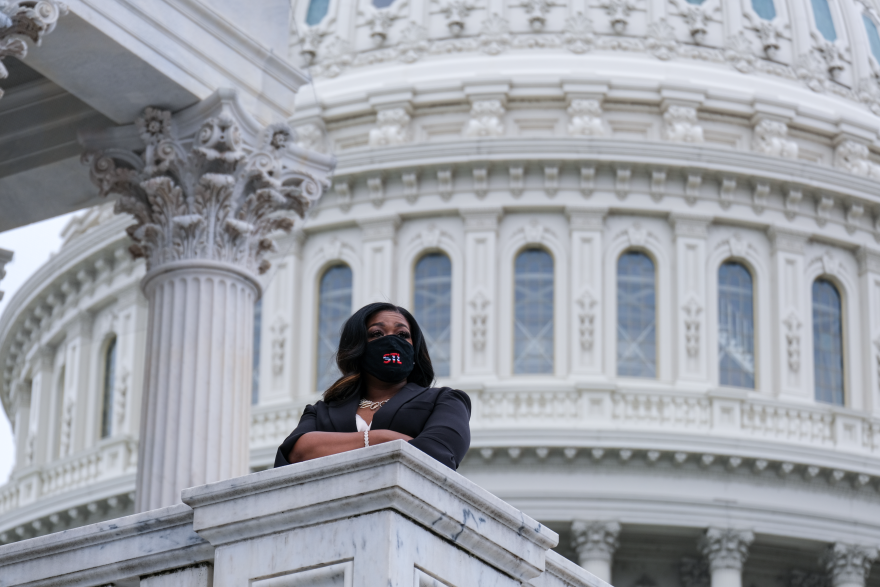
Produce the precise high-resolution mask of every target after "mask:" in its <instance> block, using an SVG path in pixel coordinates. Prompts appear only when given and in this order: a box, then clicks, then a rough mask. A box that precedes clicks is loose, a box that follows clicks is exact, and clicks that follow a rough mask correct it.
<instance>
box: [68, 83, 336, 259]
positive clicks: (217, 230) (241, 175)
mask: <svg viewBox="0 0 880 587" xmlns="http://www.w3.org/2000/svg"><path fill="white" fill-rule="evenodd" d="M212 114H213V115H212V116H210V117H208V118H207V120H205V121H204V122H203V123H202V125H201V128H199V129H198V132H194V133H192V135H191V136H192V147H191V148H189V149H187V148H186V147H185V144H186V143H184V142H183V141H182V140H181V139H180V138H178V136H177V129H176V128H175V124H174V121H173V119H172V117H171V114H170V113H169V112H166V111H162V110H157V109H154V108H147V109H146V110H145V111H144V113H143V115H142V116H141V117H140V118H138V119H137V121H136V123H135V124H136V128H137V130H138V131H139V134H140V138H141V140H142V142H143V144H144V147H145V148H144V150H143V152H142V153H141V154H136V153H134V152H132V151H124V150H121V149H107V150H103V151H96V150H87V151H86V153H85V154H84V155H83V161H84V162H85V163H86V164H88V165H89V166H90V175H91V178H92V181H93V182H94V183H95V184H96V185H97V186H98V187H99V189H100V193H101V195H103V196H106V195H108V194H110V193H115V194H119V196H120V197H119V199H118V200H117V202H116V212H118V213H129V214H131V215H132V216H134V219H135V221H136V223H135V224H133V225H132V226H130V227H129V228H128V229H127V232H128V234H129V235H130V236H131V238H132V240H134V244H133V245H132V246H131V247H130V249H129V250H130V251H131V253H132V255H133V256H134V257H144V258H145V259H146V261H147V270H148V271H150V270H154V269H156V268H158V267H160V266H162V265H166V264H168V263H173V262H176V261H184V260H190V261H196V260H199V261H213V262H221V263H228V264H232V265H236V266H238V267H240V268H242V269H244V270H246V271H249V272H252V273H256V272H259V273H263V272H265V271H266V270H267V269H268V268H269V261H268V260H266V259H264V258H263V257H264V255H265V254H266V252H268V251H271V250H274V248H275V245H274V243H273V241H272V240H271V239H270V238H269V234H270V233H271V232H273V231H276V230H282V231H290V230H291V229H292V228H293V219H292V218H291V217H290V212H294V213H296V214H297V215H299V216H300V217H302V216H303V215H304V213H305V211H306V210H307V209H308V208H309V207H310V206H311V204H312V203H313V202H314V201H316V200H317V198H318V197H319V196H320V195H321V192H322V191H323V188H324V187H325V186H326V185H327V180H326V173H327V172H328V171H329V169H324V170H323V172H324V174H323V176H322V175H319V174H315V173H314V172H312V171H304V170H303V169H301V164H300V163H301V162H300V161H298V160H297V159H295V158H294V157H293V154H292V152H291V151H289V145H290V143H291V141H292V139H293V132H292V131H291V130H290V128H289V127H288V126H287V125H286V124H274V125H271V126H269V127H267V128H266V129H264V130H263V131H262V137H261V139H260V143H259V144H258V145H255V146H256V147H257V148H256V149H253V150H246V146H245V143H244V137H243V133H242V122H241V117H240V116H239V115H238V114H237V111H236V109H234V108H233V107H232V106H231V105H230V104H228V103H226V102H225V101H222V100H221V101H220V102H219V104H218V105H217V107H215V108H214V109H213V112H212ZM250 130H251V131H253V132H252V134H253V135H256V134H257V133H256V129H255V128H251V129H250ZM187 151H188V152H187ZM248 151H249V152H248ZM313 169H314V167H313Z"/></svg>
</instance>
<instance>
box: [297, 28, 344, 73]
mask: <svg viewBox="0 0 880 587" xmlns="http://www.w3.org/2000/svg"><path fill="white" fill-rule="evenodd" d="M335 25H336V18H335V17H331V18H326V19H324V20H323V21H321V22H320V23H318V24H316V25H314V26H310V27H306V29H305V31H304V32H302V33H300V34H299V39H298V40H299V42H300V49H299V54H300V56H301V57H302V58H303V61H305V62H306V65H311V64H312V62H313V61H314V60H315V57H316V56H317V54H318V48H319V47H320V46H321V42H322V41H323V40H324V37H326V36H327V35H328V34H330V31H331V30H332V29H333V27H334V26H335Z"/></svg>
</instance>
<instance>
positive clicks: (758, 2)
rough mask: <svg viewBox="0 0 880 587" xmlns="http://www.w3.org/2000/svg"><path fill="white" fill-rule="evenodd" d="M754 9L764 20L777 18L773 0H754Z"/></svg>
mask: <svg viewBox="0 0 880 587" xmlns="http://www.w3.org/2000/svg"><path fill="white" fill-rule="evenodd" d="M752 10H754V11H755V14H757V15H758V16H760V17H761V18H763V19H764V20H773V19H774V18H776V6H775V5H774V4H773V0H752Z"/></svg>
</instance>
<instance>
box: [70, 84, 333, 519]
mask: <svg viewBox="0 0 880 587" xmlns="http://www.w3.org/2000/svg"><path fill="white" fill-rule="evenodd" d="M138 135H139V138H140V142H141V146H140V147H137V146H136V145H135V141H136V139H137V137H138ZM293 139H294V136H293V132H292V131H291V130H290V128H289V127H287V125H284V124H276V125H271V126H269V127H268V128H266V129H261V128H260V127H259V126H258V125H257V123H256V122H255V121H254V120H253V119H252V118H251V117H250V116H249V115H248V114H247V113H246V112H244V111H243V110H242V108H241V106H240V104H239V103H238V101H237V100H236V97H235V94H234V93H233V92H229V91H218V92H217V93H215V94H214V95H213V96H211V97H209V98H208V99H206V100H205V101H204V102H202V103H201V104H197V105H196V106H193V107H191V108H188V109H187V110H184V111H183V112H180V113H178V114H177V115H175V116H174V117H172V115H171V113H170V112H166V111H161V110H156V109H153V108H147V109H146V110H145V111H144V114H143V116H141V117H140V118H139V119H138V120H137V121H136V124H135V125H134V126H133V127H128V128H126V129H113V130H110V131H107V132H106V133H104V134H103V135H93V136H90V137H87V138H86V139H85V140H84V143H85V146H86V148H87V151H86V154H85V155H84V157H83V159H84V162H86V163H87V164H89V165H90V167H91V176H92V180H93V181H94V182H95V183H96V184H97V185H98V186H99V187H100V189H101V194H102V195H107V194H110V193H114V194H119V199H118V200H117V203H116V212H117V213H129V214H131V215H132V216H133V217H134V220H135V224H133V225H132V226H130V227H129V228H128V234H129V235H130V236H131V237H132V240H133V241H134V244H132V245H131V247H130V249H129V250H130V251H131V253H132V254H133V255H134V256H135V257H144V258H145V260H146V265H147V274H146V276H145V277H144V279H143V281H142V282H141V286H142V288H143V290H144V294H145V295H146V297H147V301H148V304H149V321H148V324H147V348H146V361H145V365H146V368H145V375H144V386H143V402H142V408H141V425H140V443H139V449H138V450H139V452H138V479H137V498H136V504H135V509H136V510H137V511H139V512H141V511H145V510H150V509H155V508H158V507H162V506H167V505H170V504H174V503H176V502H179V501H180V491H181V490H182V489H184V488H186V487H192V486H195V485H201V484H204V483H210V482H213V481H219V480H222V479H227V478H230V477H236V476H240V475H244V474H247V473H248V471H249V466H248V465H249V447H248V432H249V427H250V400H251V372H252V369H253V356H252V351H253V349H252V347H253V311H254V302H255V301H256V300H257V299H258V298H259V296H260V293H261V286H260V282H259V281H258V275H259V274H262V273H264V272H265V271H266V270H267V269H268V267H269V262H268V260H266V259H265V258H264V256H265V254H266V253H267V252H268V251H271V250H274V247H275V245H274V242H273V241H272V240H271V239H270V238H269V235H270V234H271V233H273V232H275V231H289V230H290V229H291V228H292V227H293V223H294V221H293V219H292V214H293V213H295V214H298V215H299V216H302V215H303V214H304V213H305V211H306V209H307V208H308V207H309V206H310V205H311V204H312V203H313V202H314V201H315V200H316V199H317V198H318V197H319V196H320V195H321V192H322V189H323V186H324V184H326V183H327V182H326V177H327V175H328V173H329V171H330V170H331V169H332V166H333V160H332V159H331V158H329V157H324V156H321V155H317V154H315V153H307V152H304V151H302V150H301V149H298V148H296V147H294V146H291V143H292V141H293ZM120 144H121V145H124V146H126V147H127V148H129V149H132V150H131V151H125V150H123V149H120V148H118V147H117V145H120ZM135 149H142V151H140V152H139V153H138V154H136V153H135ZM306 157H308V160H306Z"/></svg>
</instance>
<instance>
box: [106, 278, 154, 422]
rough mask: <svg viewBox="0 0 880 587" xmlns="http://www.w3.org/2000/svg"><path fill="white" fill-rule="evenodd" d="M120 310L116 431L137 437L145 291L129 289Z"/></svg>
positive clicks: (119, 300)
mask: <svg viewBox="0 0 880 587" xmlns="http://www.w3.org/2000/svg"><path fill="white" fill-rule="evenodd" d="M116 304H117V307H118V312H119V322H118V326H117V328H118V330H117V333H116V373H115V381H114V384H113V385H114V387H113V427H112V430H113V434H114V436H116V435H121V434H128V435H131V436H137V431H138V424H139V422H140V405H141V404H140V401H141V397H142V383H143V365H141V364H140V361H139V360H138V359H139V358H140V357H142V356H143V353H144V347H143V342H142V338H141V337H140V336H139V334H140V333H141V332H143V328H144V326H145V325H146V316H145V314H146V311H145V310H146V308H145V307H144V299H143V294H142V293H141V292H140V290H139V289H138V288H134V287H132V288H129V289H127V290H125V291H123V292H121V293H120V294H119V296H118V297H117V299H116Z"/></svg>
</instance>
